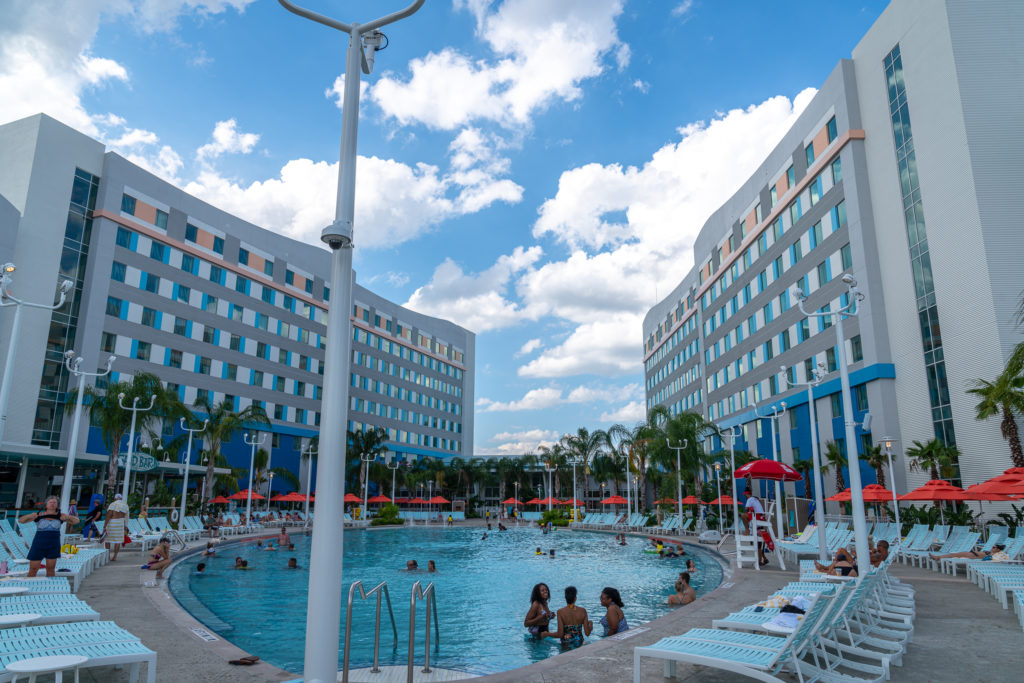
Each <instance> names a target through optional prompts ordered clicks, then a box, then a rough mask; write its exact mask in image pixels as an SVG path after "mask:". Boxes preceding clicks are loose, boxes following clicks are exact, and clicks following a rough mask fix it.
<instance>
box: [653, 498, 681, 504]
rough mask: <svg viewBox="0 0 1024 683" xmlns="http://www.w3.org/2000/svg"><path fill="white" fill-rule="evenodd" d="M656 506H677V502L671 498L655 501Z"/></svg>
mask: <svg viewBox="0 0 1024 683" xmlns="http://www.w3.org/2000/svg"><path fill="white" fill-rule="evenodd" d="M654 504H655V505H675V504H676V502H675V501H674V500H672V499H671V498H667V497H666V498H662V499H661V500H656V501H654Z"/></svg>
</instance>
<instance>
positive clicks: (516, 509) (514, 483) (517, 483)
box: [512, 481, 519, 526]
mask: <svg viewBox="0 0 1024 683" xmlns="http://www.w3.org/2000/svg"><path fill="white" fill-rule="evenodd" d="M512 485H513V486H514V487H515V497H514V498H513V499H512V500H514V501H515V503H513V505H512V509H513V510H514V511H515V515H516V526H519V482H518V481H517V482H513V483H512Z"/></svg>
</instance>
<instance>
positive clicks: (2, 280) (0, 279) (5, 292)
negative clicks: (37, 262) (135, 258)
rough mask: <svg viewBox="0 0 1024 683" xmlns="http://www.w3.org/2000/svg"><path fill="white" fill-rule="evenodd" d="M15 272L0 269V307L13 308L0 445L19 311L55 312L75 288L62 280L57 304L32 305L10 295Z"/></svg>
mask: <svg viewBox="0 0 1024 683" xmlns="http://www.w3.org/2000/svg"><path fill="white" fill-rule="evenodd" d="M15 270H17V268H16V267H15V266H14V264H13V263H5V264H4V265H3V266H2V267H0V307H4V308H6V307H8V306H14V320H13V321H12V322H11V335H10V337H9V340H8V343H7V360H6V361H5V362H4V379H3V383H0V444H2V443H3V441H4V434H5V433H6V431H7V402H8V400H9V399H10V397H11V387H12V386H13V385H14V379H13V378H12V377H11V370H12V369H13V368H14V354H15V351H16V350H17V348H18V340H19V339H21V311H22V309H24V308H42V309H44V310H48V311H55V310H57V309H58V308H60V307H61V306H63V305H64V302H65V301H66V300H67V297H68V292H70V291H71V288H72V287H74V286H75V283H73V282H72V281H71V280H62V281H61V283H60V291H59V296H58V297H57V303H55V304H34V303H31V302H29V301H25V300H24V299H19V298H17V297H16V296H14V295H13V294H11V291H10V286H11V282H12V281H13V279H14V278H13V276H14V271H15ZM22 466H23V467H24V466H25V465H24V464H23V465H22ZM62 497H63V493H62ZM18 505H19V506H20V505H21V501H18ZM64 509H66V508H65V507H61V510H64Z"/></svg>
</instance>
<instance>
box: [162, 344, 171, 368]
mask: <svg viewBox="0 0 1024 683" xmlns="http://www.w3.org/2000/svg"><path fill="white" fill-rule="evenodd" d="M170 365H171V350H170V349H169V348H168V349H164V367H170Z"/></svg>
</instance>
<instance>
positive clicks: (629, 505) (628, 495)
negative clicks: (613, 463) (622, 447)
mask: <svg viewBox="0 0 1024 683" xmlns="http://www.w3.org/2000/svg"><path fill="white" fill-rule="evenodd" d="M629 455H630V454H629V453H626V514H627V515H629V514H632V512H633V502H632V501H633V498H632V495H633V494H632V490H633V487H632V486H631V485H630V482H629V477H630V474H629V466H630V460H631V458H630V457H629Z"/></svg>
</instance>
